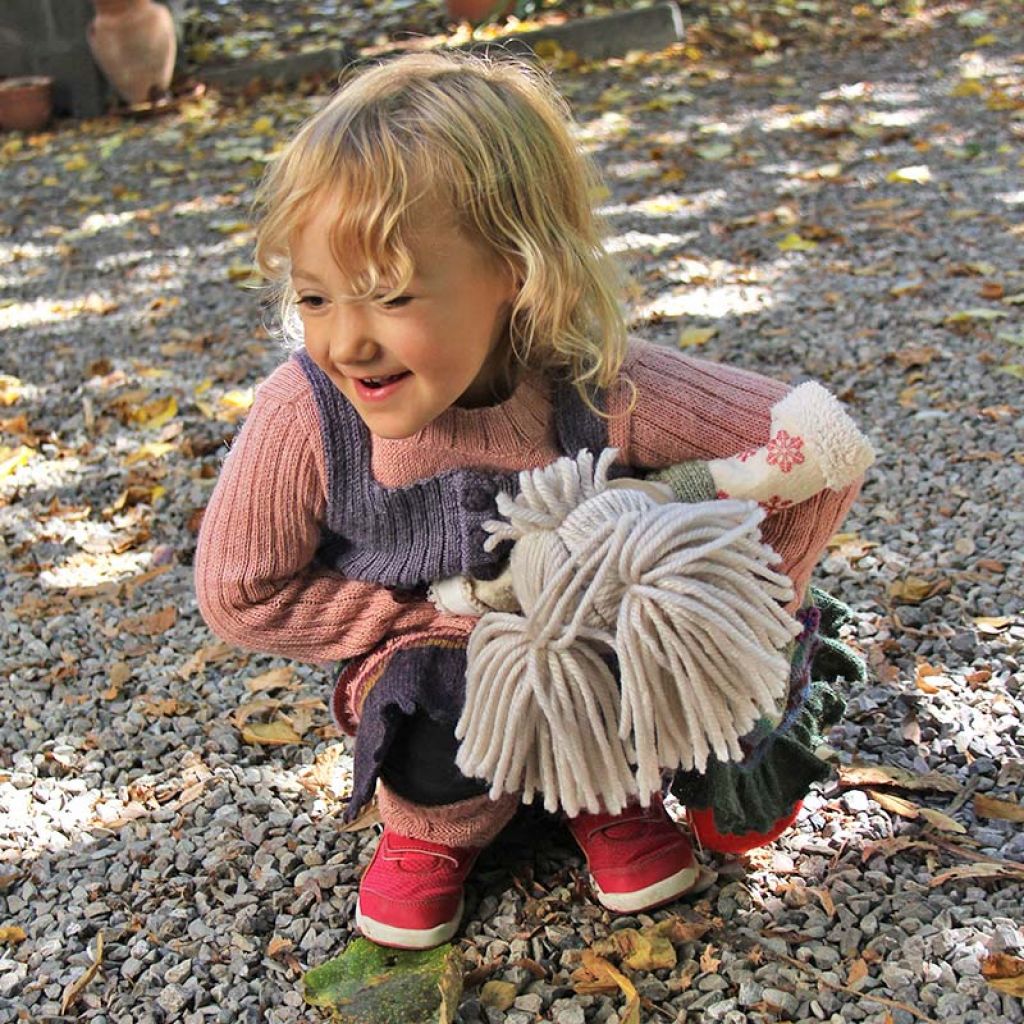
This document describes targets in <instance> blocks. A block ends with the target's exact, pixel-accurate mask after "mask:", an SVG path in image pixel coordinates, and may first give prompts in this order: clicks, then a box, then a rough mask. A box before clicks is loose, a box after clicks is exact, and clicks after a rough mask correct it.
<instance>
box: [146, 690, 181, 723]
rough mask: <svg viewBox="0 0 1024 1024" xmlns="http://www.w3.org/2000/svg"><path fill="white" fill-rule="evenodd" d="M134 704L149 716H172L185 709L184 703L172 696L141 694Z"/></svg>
mask: <svg viewBox="0 0 1024 1024" xmlns="http://www.w3.org/2000/svg"><path fill="white" fill-rule="evenodd" d="M135 706H136V708H137V710H138V711H140V712H141V713H142V714H144V715H149V716H150V717H151V718H172V717H173V716H174V715H180V714H181V713H182V712H183V711H185V705H184V704H182V703H181V701H178V700H175V699H174V698H173V697H152V696H150V695H149V694H145V695H143V696H142V697H141V698H140V699H139V700H138V702H137V703H136V705H135Z"/></svg>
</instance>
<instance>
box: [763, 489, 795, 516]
mask: <svg viewBox="0 0 1024 1024" xmlns="http://www.w3.org/2000/svg"><path fill="white" fill-rule="evenodd" d="M758 504H759V505H760V506H761V508H763V509H764V512H765V515H768V516H771V515H775V513H776V512H781V511H782V510H783V509H784V508H789V506H790V505H792V504H793V502H791V501H790V500H789V498H780V497H779V496H778V495H777V494H773V495H772V496H771V497H770V498H768V499H767V500H766V501H759V502H758Z"/></svg>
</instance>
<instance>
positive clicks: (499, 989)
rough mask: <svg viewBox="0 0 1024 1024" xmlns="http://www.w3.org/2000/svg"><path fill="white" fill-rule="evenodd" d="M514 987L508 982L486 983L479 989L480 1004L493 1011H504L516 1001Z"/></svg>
mask: <svg viewBox="0 0 1024 1024" xmlns="http://www.w3.org/2000/svg"><path fill="white" fill-rule="evenodd" d="M517 994H518V993H517V991H516V987H515V985H513V984H512V982H510V981H488V982H487V983H486V984H485V985H484V986H483V988H481V989H480V1002H481V1003H482V1004H483V1005H484V1006H490V1007H493V1008H494V1009H495V1010H501V1011H505V1010H507V1009H509V1007H511V1006H512V1004H513V1003H514V1002H515V1001H516V995H517Z"/></svg>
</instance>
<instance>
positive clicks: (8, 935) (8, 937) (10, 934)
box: [0, 924, 28, 946]
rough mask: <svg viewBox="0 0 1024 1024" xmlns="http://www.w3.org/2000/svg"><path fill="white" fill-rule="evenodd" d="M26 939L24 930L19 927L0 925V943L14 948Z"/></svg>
mask: <svg viewBox="0 0 1024 1024" xmlns="http://www.w3.org/2000/svg"><path fill="white" fill-rule="evenodd" d="M27 938H28V936H27V935H26V934H25V929H24V928H22V927H21V926H20V925H16V924H5V925H0V942H3V943H6V944H7V945H8V946H16V945H17V944H18V943H19V942H24V941H25V940H26V939H27Z"/></svg>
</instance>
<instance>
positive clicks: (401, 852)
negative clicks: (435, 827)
mask: <svg viewBox="0 0 1024 1024" xmlns="http://www.w3.org/2000/svg"><path fill="white" fill-rule="evenodd" d="M403 857H436V858H438V859H439V860H446V861H448V862H449V863H450V864H451V865H452V866H453V867H456V868H457V867H458V866H459V861H458V858H457V857H453V856H452V855H451V854H450V853H442V852H441V851H440V850H427V849H422V848H420V847H415V846H409V847H402V846H389V847H388V849H387V851H386V852H385V854H384V859H385V860H393V861H399V860H402V858H403Z"/></svg>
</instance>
